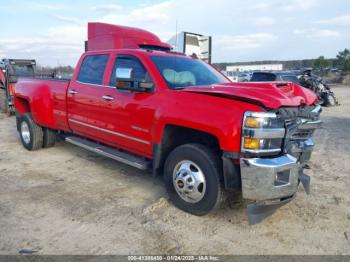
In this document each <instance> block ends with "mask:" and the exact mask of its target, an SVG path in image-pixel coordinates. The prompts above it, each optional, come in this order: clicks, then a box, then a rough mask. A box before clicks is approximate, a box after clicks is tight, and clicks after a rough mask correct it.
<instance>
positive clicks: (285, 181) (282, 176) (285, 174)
mask: <svg viewBox="0 0 350 262" xmlns="http://www.w3.org/2000/svg"><path fill="white" fill-rule="evenodd" d="M289 176H290V170H284V171H280V172H277V174H276V178H275V183H274V184H275V186H286V185H289Z"/></svg>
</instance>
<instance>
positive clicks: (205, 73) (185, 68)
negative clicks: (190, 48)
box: [151, 56, 229, 89]
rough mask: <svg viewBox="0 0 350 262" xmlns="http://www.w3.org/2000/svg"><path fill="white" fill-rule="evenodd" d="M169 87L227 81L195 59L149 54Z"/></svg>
mask: <svg viewBox="0 0 350 262" xmlns="http://www.w3.org/2000/svg"><path fill="white" fill-rule="evenodd" d="M151 59H152V61H153V62H154V64H155V65H156V67H157V68H158V70H159V72H160V73H161V75H162V76H163V78H164V80H165V81H166V83H167V84H168V87H169V88H170V89H179V88H184V87H187V86H203V85H212V84H216V83H229V80H227V79H226V78H225V77H224V76H223V75H221V74H220V73H219V72H217V71H216V70H215V69H214V68H212V67H210V66H209V65H208V64H206V63H204V62H203V61H200V60H197V59H190V58H188V57H175V56H151Z"/></svg>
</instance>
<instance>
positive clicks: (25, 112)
mask: <svg viewBox="0 0 350 262" xmlns="http://www.w3.org/2000/svg"><path fill="white" fill-rule="evenodd" d="M14 103H15V108H16V114H17V129H18V132H19V134H20V138H21V141H22V143H23V145H24V147H25V148H26V149H28V150H37V149H40V148H42V147H44V148H45V147H50V146H53V145H54V143H55V139H56V134H57V133H60V134H61V135H64V137H65V140H66V141H67V142H70V143H72V144H74V145H77V146H80V147H83V148H85V149H87V150H90V151H92V152H95V153H97V154H101V155H104V156H106V157H110V158H112V159H115V160H118V161H121V162H123V163H125V164H129V165H131V166H134V167H136V168H139V169H143V170H147V169H148V170H152V172H153V174H154V175H157V174H158V175H162V176H164V181H165V186H166V188H167V192H168V194H169V198H170V200H171V201H172V202H173V203H174V205H175V206H177V207H179V208H180V209H182V210H185V211H187V212H190V213H192V214H195V215H204V214H207V213H208V212H209V211H211V210H213V209H214V208H215V207H217V206H218V205H219V203H220V200H222V194H223V193H224V192H225V193H227V192H228V191H230V190H231V189H232V190H235V189H236V190H241V191H242V196H243V198H244V199H248V200H250V202H251V203H250V204H249V205H248V218H249V222H250V223H257V222H259V221H260V220H261V219H262V218H264V217H265V216H266V215H267V214H269V213H270V212H271V210H274V209H275V208H276V207H278V206H281V205H283V204H285V203H287V202H289V201H291V200H292V199H293V198H294V196H295V194H296V192H297V189H298V185H299V183H300V182H301V183H302V184H303V185H304V187H305V189H306V191H307V192H308V188H309V181H310V179H309V177H308V176H307V175H305V174H304V173H303V169H304V167H305V166H306V165H307V162H308V160H309V159H310V156H311V152H312V150H313V147H314V143H313V141H312V134H313V132H314V130H315V129H317V128H318V127H319V126H320V125H321V121H320V120H319V114H320V111H321V109H320V107H319V106H317V98H316V96H315V94H314V93H312V92H311V91H309V90H307V89H305V88H302V87H300V86H298V85H296V84H294V83H283V82H281V83H280V82H271V83H252V82H249V83H232V82H230V81H229V80H228V79H227V78H226V77H225V76H223V75H222V74H221V73H219V72H218V71H216V70H215V69H214V68H213V67H212V66H210V65H208V64H206V63H204V62H202V61H200V60H198V59H196V58H193V57H188V56H185V55H183V54H177V53H172V52H171V50H170V46H169V45H168V44H166V43H163V42H161V41H160V40H159V38H158V37H157V36H155V35H153V34H152V33H150V32H147V31H144V30H140V29H136V28H130V27H122V26H114V25H108V24H101V23H90V24H89V28H88V51H87V52H85V53H84V54H83V55H82V56H81V58H80V60H79V62H78V64H77V66H76V68H75V72H74V74H73V77H72V79H71V80H70V81H61V80H40V79H29V78H28V79H21V80H19V82H18V83H17V85H16V89H15V96H14Z"/></svg>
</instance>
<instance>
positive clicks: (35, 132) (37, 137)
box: [17, 114, 44, 151]
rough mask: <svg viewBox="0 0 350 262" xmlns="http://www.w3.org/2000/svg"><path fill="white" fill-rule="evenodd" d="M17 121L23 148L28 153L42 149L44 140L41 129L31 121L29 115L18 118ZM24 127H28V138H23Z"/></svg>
mask: <svg viewBox="0 0 350 262" xmlns="http://www.w3.org/2000/svg"><path fill="white" fill-rule="evenodd" d="M17 120H18V121H17V125H18V126H17V129H18V130H19V136H20V138H21V141H22V144H23V146H24V147H25V148H26V149H27V150H30V151H34V150H38V149H40V148H42V147H43V140H44V134H43V129H42V127H41V126H39V125H37V124H36V123H35V122H34V121H33V119H32V116H31V114H24V115H22V116H19V117H18V118H17ZM26 127H28V131H29V137H28V136H27V137H26V136H25V131H26V130H25V129H26ZM27 133H28V132H27Z"/></svg>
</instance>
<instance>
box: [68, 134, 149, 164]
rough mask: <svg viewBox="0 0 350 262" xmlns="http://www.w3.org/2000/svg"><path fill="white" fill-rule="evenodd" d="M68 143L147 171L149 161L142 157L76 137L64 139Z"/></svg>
mask: <svg viewBox="0 0 350 262" xmlns="http://www.w3.org/2000/svg"><path fill="white" fill-rule="evenodd" d="M65 140H66V141H67V142H68V143H71V144H73V145H76V146H79V147H82V148H85V149H87V150H89V151H91V152H94V153H96V154H99V155H102V156H105V157H108V158H111V159H114V160H117V161H119V162H122V163H124V164H127V165H130V166H133V167H136V168H138V169H141V170H147V169H148V168H149V166H150V162H151V161H149V160H146V159H145V158H143V157H139V156H135V155H132V154H130V153H126V152H123V151H121V150H118V149H116V148H113V147H109V146H105V145H101V144H99V143H96V142H93V141H90V140H87V139H83V138H80V137H76V136H68V137H66V138H65Z"/></svg>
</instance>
